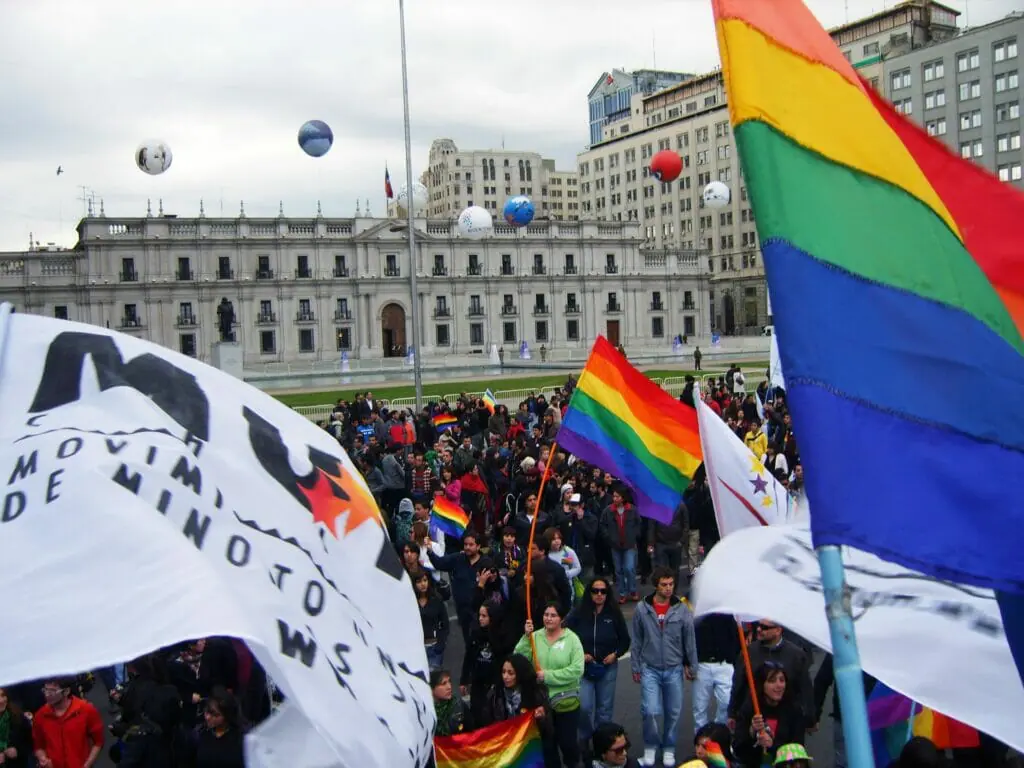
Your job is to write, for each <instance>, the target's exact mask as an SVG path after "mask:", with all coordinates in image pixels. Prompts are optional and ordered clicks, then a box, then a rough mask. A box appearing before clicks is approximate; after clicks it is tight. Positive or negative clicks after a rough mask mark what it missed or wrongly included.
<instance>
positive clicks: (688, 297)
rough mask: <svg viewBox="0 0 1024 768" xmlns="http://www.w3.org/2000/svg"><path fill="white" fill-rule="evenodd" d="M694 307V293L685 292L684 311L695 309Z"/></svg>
mask: <svg viewBox="0 0 1024 768" xmlns="http://www.w3.org/2000/svg"><path fill="white" fill-rule="evenodd" d="M708 263H709V264H710V262H708ZM693 306H694V305H693V291H683V309H693Z"/></svg>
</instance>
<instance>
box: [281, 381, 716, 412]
mask: <svg viewBox="0 0 1024 768" xmlns="http://www.w3.org/2000/svg"><path fill="white" fill-rule="evenodd" d="M723 375H725V371H711V372H708V373H706V374H705V375H703V376H701V378H700V381H701V386H702V388H707V387H710V386H712V385H713V384H714V382H715V381H717V380H718V377H719V376H723ZM651 381H653V382H654V383H655V384H657V385H658V386H659V387H661V388H662V389H664V390H665V391H666V392H668V393H669V394H670V395H673V396H674V397H679V396H680V395H681V394H682V393H683V387H685V386H686V377H685V376H668V377H666V378H663V379H651ZM554 386H555V385H554V384H552V385H550V386H548V387H530V388H522V389H499V390H498V391H496V392H492V393H491V394H493V395H494V400H495V401H496V402H498V403H500V404H502V405H504V406H505V407H506V408H508V409H509V411H510V412H513V413H514V412H515V411H516V410H517V409H518V408H519V403H521V402H522V401H523V400H525V399H526V398H527V397H529V396H530V395H531V394H538V393H540V392H544V391H547V390H550V389H553V388H554ZM460 394H461V393H459V392H450V393H448V394H446V395H440V396H438V395H424V400H426V401H427V402H429V401H431V400H437V401H441V400H444V401H446V402H449V403H454V402H456V401H457V400H458V399H459V396H460ZM466 394H467V395H468V396H469V397H474V398H477V397H483V396H484V393H483V392H482V391H481V392H467V393H466ZM378 402H379V403H380V404H381V406H386V407H387V408H389V409H394V408H414V407H415V406H416V398H415V397H396V398H394V399H393V400H384V399H381V400H379V401H378ZM295 410H296V411H297V412H299V413H300V414H302V415H303V416H305V417H306V418H307V419H309V420H310V421H317V422H319V421H325V420H327V419H329V418H330V416H331V412H332V411H333V410H334V404H333V403H324V404H323V405H300V406H296V408H295Z"/></svg>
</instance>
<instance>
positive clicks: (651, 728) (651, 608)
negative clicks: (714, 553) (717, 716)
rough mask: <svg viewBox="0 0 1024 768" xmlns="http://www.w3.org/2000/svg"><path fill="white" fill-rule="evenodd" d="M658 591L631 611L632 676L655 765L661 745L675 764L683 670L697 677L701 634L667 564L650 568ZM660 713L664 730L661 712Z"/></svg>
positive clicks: (649, 761)
mask: <svg viewBox="0 0 1024 768" xmlns="http://www.w3.org/2000/svg"><path fill="white" fill-rule="evenodd" d="M651 582H652V583H653V584H654V585H655V592H654V594H653V595H651V596H650V597H648V598H646V599H645V600H643V601H642V602H640V604H639V605H637V608H636V613H634V614H633V646H632V652H631V655H630V665H631V667H632V671H633V681H634V682H636V683H640V684H641V686H642V688H641V691H640V714H641V717H642V718H643V729H644V755H643V758H642V759H641V760H640V764H641V765H643V766H648V767H649V766H653V765H655V760H656V757H657V752H658V748H659V747H660V748H661V755H662V757H661V761H662V763H663V764H664V765H667V766H675V764H676V729H677V727H678V726H679V714H680V712H682V709H683V675H684V674H685V676H686V679H687V680H693V678H694V674H693V670H695V669H696V668H697V638H696V634H695V633H694V628H693V614H691V613H690V609H689V608H688V607H687V605H686V603H684V602H683V601H681V600H680V599H679V598H678V597H676V596H675V588H676V574H675V573H674V572H673V571H672V570H671V569H670V568H666V567H665V566H658V567H656V568H655V569H654V571H653V572H652V573H651ZM659 716H661V717H662V728H661V732H660V733H659V731H658V717H659Z"/></svg>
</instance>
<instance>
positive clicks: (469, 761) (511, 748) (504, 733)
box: [434, 713, 544, 768]
mask: <svg viewBox="0 0 1024 768" xmlns="http://www.w3.org/2000/svg"><path fill="white" fill-rule="evenodd" d="M434 759H435V761H436V763H437V768H544V751H543V749H542V745H541V740H540V732H539V731H538V730H537V724H536V723H535V722H534V721H533V714H532V713H527V714H525V715H520V716H519V717H516V718H513V719H512V720H503V721H501V722H497V723H493V724H492V725H488V726H485V727H484V728H480V729H479V730H476V731H470V732H469V733H460V734H458V735H457V736H435V737H434Z"/></svg>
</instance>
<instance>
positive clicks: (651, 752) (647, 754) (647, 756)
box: [640, 747, 658, 768]
mask: <svg viewBox="0 0 1024 768" xmlns="http://www.w3.org/2000/svg"><path fill="white" fill-rule="evenodd" d="M657 754H658V750H656V749H654V748H653V747H644V756H643V757H641V758H640V765H643V766H645V767H646V768H653V766H654V763H655V758H656V757H657Z"/></svg>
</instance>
